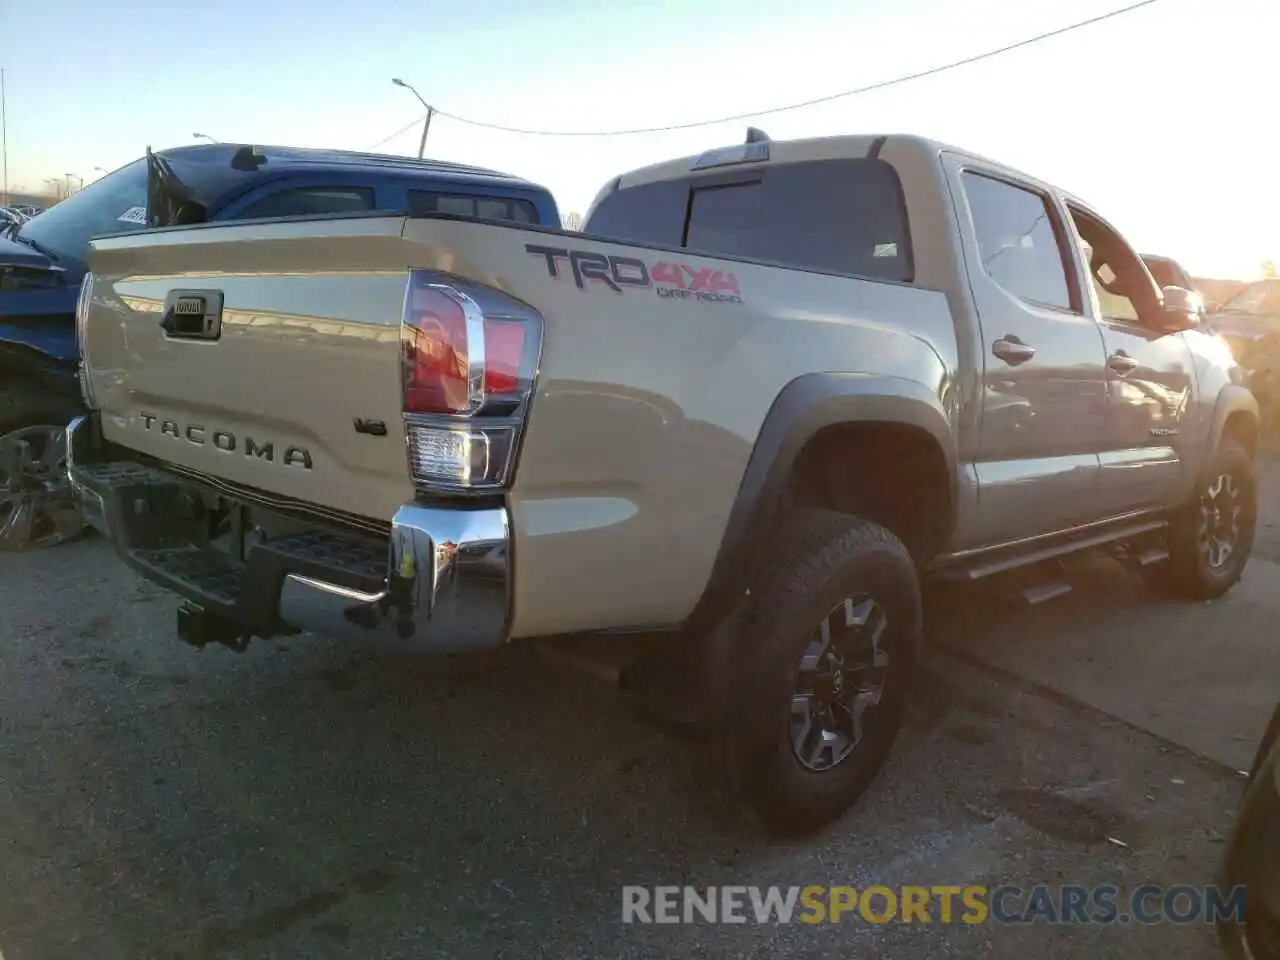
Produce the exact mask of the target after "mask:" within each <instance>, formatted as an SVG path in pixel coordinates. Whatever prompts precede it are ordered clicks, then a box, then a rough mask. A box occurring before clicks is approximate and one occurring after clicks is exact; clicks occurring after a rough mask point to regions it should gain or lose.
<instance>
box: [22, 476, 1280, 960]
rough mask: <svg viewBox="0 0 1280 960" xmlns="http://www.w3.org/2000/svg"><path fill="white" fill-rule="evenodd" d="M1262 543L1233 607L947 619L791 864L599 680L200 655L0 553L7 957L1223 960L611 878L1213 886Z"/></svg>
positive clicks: (1085, 585) (1259, 668) (1133, 590)
mask: <svg viewBox="0 0 1280 960" xmlns="http://www.w3.org/2000/svg"><path fill="white" fill-rule="evenodd" d="M1268 469H1269V473H1268V478H1267V513H1266V516H1265V517H1264V523H1266V524H1274V523H1276V522H1280V479H1277V478H1278V477H1280V465H1272V466H1271V467H1269V468H1268ZM1258 555H1259V557H1261V558H1262V559H1261V560H1260V561H1259V562H1257V563H1255V564H1253V565H1251V568H1250V571H1249V574H1248V578H1247V581H1246V583H1245V584H1244V585H1242V588H1241V589H1240V590H1239V591H1238V592H1237V593H1235V594H1233V595H1232V596H1231V597H1229V598H1228V599H1227V600H1225V601H1223V602H1221V603H1219V604H1215V605H1207V606H1199V605H1195V606H1186V605H1162V604H1156V603H1153V602H1152V601H1151V599H1150V597H1149V596H1148V595H1147V594H1146V593H1145V592H1144V591H1143V589H1142V587H1141V586H1140V585H1139V584H1138V583H1137V582H1136V580H1135V579H1134V578H1132V577H1129V576H1127V575H1125V574H1123V573H1121V572H1120V571H1119V570H1118V568H1116V567H1114V566H1113V565H1111V564H1105V563H1103V564H1085V565H1082V567H1081V569H1080V570H1079V571H1078V573H1077V576H1078V580H1079V584H1080V586H1079V588H1078V589H1077V592H1076V594H1075V595H1073V596H1072V597H1068V598H1065V599H1063V600H1061V601H1057V602H1055V603H1053V604H1050V605H1047V606H1045V607H1041V608H1037V609H1036V610H1032V611H1025V610H1023V611H1018V610H1016V609H1011V608H1009V607H1007V606H1005V605H1004V604H1003V603H1002V602H1001V601H1000V599H999V597H998V595H996V594H994V593H989V594H984V595H983V596H981V597H978V598H969V599H968V600H966V601H965V602H963V603H961V602H958V601H956V600H955V599H950V598H946V597H942V598H936V599H935V600H934V601H933V602H932V603H931V608H930V615H931V617H932V622H933V624H934V630H933V632H934V636H935V639H936V640H937V641H938V642H939V645H940V647H942V648H943V649H942V650H940V652H939V653H938V655H937V659H936V660H935V662H934V667H933V669H932V671H931V672H930V673H929V674H928V675H927V676H926V677H925V678H924V683H923V685H922V687H921V691H920V695H919V697H918V698H917V703H916V706H915V710H914V714H913V719H912V723H911V727H910V729H909V730H908V731H907V733H906V734H905V735H904V737H903V739H902V740H901V742H900V745H899V748H898V749H897V750H896V752H895V754H894V757H893V759H892V761H891V762H890V765H889V767H888V768H887V770H886V772H885V774H884V776H883V777H882V778H881V779H880V780H879V781H878V782H877V784H876V786H875V787H873V789H872V791H871V792H870V793H869V794H868V796H867V797H866V799H865V800H864V802H863V803H862V804H861V805H860V806H859V807H858V808H857V809H856V810H855V811H853V812H852V813H851V814H850V815H849V816H848V817H847V818H845V820H844V821H842V822H841V823H840V824H839V825H838V826H837V827H835V828H834V829H832V830H830V831H828V832H827V833H826V834H825V835H823V836H821V837H818V838H816V839H813V840H810V841H808V842H806V843H796V844H774V843H769V842H766V841H765V840H763V839H762V838H761V836H760V835H759V834H758V833H757V832H756V831H755V830H754V828H753V827H752V825H751V823H750V822H749V821H747V820H746V819H745V818H744V817H743V816H742V815H741V814H739V813H738V812H737V811H735V810H734V809H732V808H731V807H730V806H729V805H728V804H727V803H726V802H725V801H724V800H723V799H722V798H721V797H719V796H718V795H717V794H716V792H715V791H714V790H712V789H709V785H708V784H707V783H705V782H704V780H703V778H702V777H701V776H700V772H699V768H698V766H697V765H696V763H695V762H693V758H694V754H693V753H691V752H690V751H689V750H688V749H687V748H686V747H684V746H682V745H680V744H678V743H675V742H673V741H671V740H669V739H667V738H665V737H663V736H662V735H660V734H658V733H656V732H655V731H653V730H651V729H650V728H648V727H646V726H644V725H642V724H640V723H639V722H637V721H636V720H634V719H633V718H632V717H630V716H629V715H628V713H627V711H626V709H625V707H624V705H623V704H622V703H621V702H619V700H618V699H617V698H616V697H615V696H614V695H613V694H612V693H611V692H610V690H609V689H608V688H607V687H606V686H605V685H604V684H601V683H599V682H597V681H594V680H592V679H590V678H588V677H586V676H583V675H580V674H577V673H572V672H566V671H565V670H563V669H559V668H554V667H552V666H550V665H548V664H546V663H543V662H541V661H540V660H538V659H537V658H535V657H533V656H531V655H529V654H528V653H515V654H511V655H506V656H502V657H494V658H488V659H479V660H447V661H446V660H438V661H437V660H432V661H417V660H409V659H399V658H393V657H388V656H376V657H375V656H371V655H369V654H367V653H365V652H363V651H360V650H356V649H352V648H350V647H343V646H340V645H336V644H329V643H325V642H321V641H315V640H294V641H290V642H288V643H285V644H280V645H270V644H265V643H260V644H257V645H256V646H255V647H254V648H253V649H251V650H250V651H249V652H248V653H246V654H244V655H236V654H233V653H230V652H226V651H212V650H210V651H206V652H203V653H197V652H195V651H191V650H188V649H187V648H186V647H184V646H182V645H181V644H179V643H177V642H176V641H175V640H174V639H173V638H172V635H171V631H172V618H173V606H174V605H173V603H172V601H171V600H170V598H168V597H167V596H165V595H164V594H163V593H162V592H160V591H158V590H156V589H154V588H152V587H150V586H149V585H147V584H144V583H142V582H140V581H139V580H137V579H136V578H135V577H134V576H133V575H132V574H130V573H128V572H127V571H126V570H124V569H123V568H122V567H121V566H120V565H119V564H117V563H116V562H114V560H113V557H112V556H111V554H110V552H109V550H108V548H107V547H106V546H105V545H104V544H103V543H101V542H98V541H86V542H83V543H79V544H75V545H72V546H69V547H67V548H64V549H59V550H55V551H50V552H44V553H38V554H32V555H27V556H22V557H0V627H2V628H3V630H2V633H3V636H4V638H5V639H6V641H7V642H6V643H5V645H4V647H3V649H0V731H2V734H3V735H2V736H0V851H2V854H0V949H2V950H3V952H4V957H5V958H7V960H30V958H45V957H49V958H63V957H68V958H71V957H74V958H77V960H80V958H84V960H91V958H98V957H103V958H117V957H118V958H126V960H139V958H150V957H186V958H213V957H240V958H265V957H281V958H293V957H298V958H302V957H308V958H312V957H330V956H332V957H348V956H350V957H361V958H366V957H368V958H374V957H377V958H384V957H385V958H399V957H405V958H410V957H412V958H417V957H440V958H450V960H453V958H463V957H473V956H474V957H478V958H486V960H488V958H503V957H511V958H523V957H556V958H570V957H582V958H611V957H619V958H631V957H667V956H675V957H680V956H688V957H712V956H715V957H718V956H734V957H761V958H763V957H797V958H807V957H813V958H819V957H822V958H826V957H830V956H844V957H853V956H899V955H901V956H904V957H906V956H911V957H925V956H929V957H934V956H938V957H943V956H982V957H992V958H1004V957H1008V958H1025V957H1043V958H1052V957H1072V958H1074V957H1082V956H1091V955H1094V956H1097V955H1102V956H1107V957H1109V958H1129V957H1134V958H1136V957H1150V956H1160V957H1161V958H1162V960H1181V958H1193V957H1214V956H1216V952H1215V947H1214V942H1213V938H1212V936H1211V935H1210V933H1209V931H1208V930H1206V929H1204V928H1203V927H1202V926H1193V927H1177V926H1173V925H1168V924H1166V925H1161V926H1155V927H1144V928H1137V927H1134V928H1124V929H1121V928H1118V927H1114V926H1113V927H1097V926H1095V927H1084V926H1074V927H1048V926H1046V925H1044V924H1040V923H1037V924H1035V925H1032V926H1026V927H1010V926H997V925H992V924H985V925H982V926H972V927H971V926H966V925H964V924H953V925H944V924H940V923H936V922H935V923H934V924H931V925H929V926H924V925H902V924H890V925H887V926H873V925H870V924H867V923H865V922H863V921H861V920H857V919H855V920H852V921H850V920H848V919H846V921H845V922H844V923H842V924H840V925H838V926H831V925H828V926H818V927H812V926H806V925H803V924H798V923H797V924H791V925H765V926H759V925H756V924H754V923H752V924H748V925H743V926H724V925H721V926H712V925H707V924H701V925H694V926H682V927H670V926H664V927H658V926H637V925H624V924H623V923H622V922H621V921H620V905H621V892H620V891H621V887H622V886H623V885H624V884H645V885H655V884H663V883H666V884H692V885H696V886H709V885H713V884H716V885H719V884H760V885H765V884H781V885H793V884H794V885H807V884H825V885H834V884H852V885H856V886H865V885H867V884H870V883H884V884H889V885H891V886H892V885H901V884H921V885H937V884H966V883H980V884H985V885H987V886H989V887H995V886H998V885H1000V884H1004V883H1010V884H1019V885H1022V886H1024V887H1031V886H1034V885H1035V884H1041V883H1043V884H1050V885H1055V886H1056V885H1059V884H1066V883H1073V884H1084V885H1095V884H1101V883H1114V884H1116V885H1118V886H1121V887H1133V886H1137V885H1139V884H1142V883H1159V884H1175V883H1190V884H1203V883H1207V882H1210V881H1211V879H1212V876H1213V871H1214V869H1215V867H1216V864H1217V860H1218V858H1219V856H1220V854H1221V851H1222V840H1223V837H1224V835H1225V833H1226V832H1227V831H1228V830H1229V829H1230V823H1231V811H1232V810H1233V808H1234V806H1235V803H1236V799H1237V797H1238V794H1239V790H1240V784H1241V780H1240V778H1239V776H1238V775H1237V774H1236V773H1235V768H1236V767H1238V766H1240V765H1242V764H1243V763H1244V762H1245V761H1244V760H1242V759H1241V758H1242V757H1247V755H1248V754H1249V752H1250V751H1251V749H1252V747H1253V741H1254V740H1255V739H1256V737H1257V736H1258V735H1259V734H1260V733H1261V729H1262V719H1265V712H1266V710H1267V709H1269V708H1268V707H1267V706H1266V705H1267V703H1268V701H1269V700H1271V699H1274V697H1275V695H1276V690H1277V688H1280V682H1278V681H1277V678H1280V660H1277V658H1276V655H1275V653H1274V652H1273V649H1274V647H1275V646H1276V645H1275V644H1274V643H1273V642H1272V640H1271V637H1272V636H1273V635H1274V630H1273V629H1269V623H1268V620H1269V619H1271V618H1274V616H1275V615H1276V614H1277V613H1280V589H1276V588H1277V587H1280V567H1278V566H1276V565H1275V564H1273V563H1270V562H1268V559H1270V560H1280V528H1276V527H1274V526H1268V527H1265V528H1264V531H1263V538H1262V541H1261V543H1260V545H1259V550H1258ZM948 650H954V651H958V653H952V652H947V651H948ZM1273 667H1274V669H1273ZM1241 691H1244V694H1242V693H1241ZM1259 718H1261V719H1259ZM1116 841H1119V843H1117V842H1116ZM936 919H937V918H936V916H935V920H936Z"/></svg>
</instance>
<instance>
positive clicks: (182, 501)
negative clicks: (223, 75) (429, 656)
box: [67, 417, 512, 652]
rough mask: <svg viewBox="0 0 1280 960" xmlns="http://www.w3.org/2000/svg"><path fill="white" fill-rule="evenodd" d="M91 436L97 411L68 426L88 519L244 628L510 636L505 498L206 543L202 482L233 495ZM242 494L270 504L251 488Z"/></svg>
mask: <svg viewBox="0 0 1280 960" xmlns="http://www.w3.org/2000/svg"><path fill="white" fill-rule="evenodd" d="M98 436H99V434H98V431H97V429H96V424H95V423H94V421H93V419H92V417H79V418H77V419H76V420H74V421H73V422H72V423H71V425H70V426H69V427H68V428H67V450H68V469H69V470H70V473H71V483H72V488H73V490H74V491H75V494H76V497H77V499H78V500H79V502H80V504H81V506H82V508H83V510H84V512H85V516H86V519H87V520H88V521H89V522H90V523H91V524H92V525H93V526H94V527H95V528H96V529H97V530H98V531H99V532H101V533H102V534H103V535H104V536H106V537H107V538H108V539H110V540H111V542H112V543H113V545H114V546H115V548H116V550H117V552H118V553H119V554H120V556H121V558H122V559H123V560H124V561H125V562H126V563H127V564H129V566H131V567H132V568H133V569H135V570H137V571H138V572H139V573H140V574H142V575H143V576H145V577H147V578H148V579H150V580H153V581H155V582H157V583H160V584H162V585H164V586H166V587H168V588H169V589H171V590H173V591H174V592H175V593H177V594H179V595H180V596H183V597H185V598H186V599H187V600H188V601H190V602H191V603H193V604H195V605H197V606H198V607H199V608H200V610H201V612H208V613H211V614H214V615H216V616H218V617H221V618H224V619H226V620H228V621H232V622H234V623H235V624H236V625H238V626H239V627H241V628H242V629H243V631H244V633H245V634H247V635H257V636H273V635H278V634H282V633H295V632H298V631H313V632H315V633H320V634H325V635H327V636H333V637H341V638H352V639H357V640H361V641H374V642H378V641H386V642H387V643H389V644H391V645H393V646H395V647H399V648H410V649H422V650H428V651H438V652H449V651H459V650H474V649H483V648H489V647H495V646H498V645H500V644H502V643H504V642H505V641H506V640H507V638H508V635H509V629H510V613H511V597H512V589H511V579H512V571H511V564H510V557H511V551H510V547H511V536H510V524H509V521H508V516H507V511H506V508H505V507H504V506H488V507H481V508H465V507H438V506H426V505H423V504H418V503H407V504H404V505H403V506H402V507H400V509H399V510H397V511H396V514H395V516H394V517H393V518H392V520H391V531H390V534H389V536H386V537H375V536H372V535H370V534H368V533H365V532H362V531H357V530H347V529H342V528H338V527H334V526H329V525H324V526H321V525H316V526H315V527H314V528H313V529H308V530H306V531H304V532H302V533H297V534H291V535H288V536H283V537H277V538H274V539H268V540H264V541H262V542H259V543H254V544H252V545H249V546H247V547H246V548H245V549H244V550H243V554H242V556H233V555H232V554H231V553H229V552H227V551H226V550H224V549H220V548H219V547H217V546H215V545H214V544H212V543H210V541H209V536H208V526H209V524H208V522H207V518H206V517H205V515H204V513H203V508H202V507H201V503H202V502H203V499H204V495H206V494H208V493H210V492H217V493H218V495H219V496H222V497H223V498H224V500H228V501H229V502H231V503H238V502H239V501H238V500H237V499H236V498H228V497H227V496H226V495H225V493H223V492H221V491H213V490H212V488H211V487H210V486H208V485H202V484H201V483H200V482H199V481H198V480H197V479H193V478H190V477H187V476H179V475H178V474H176V473H172V472H169V471H167V470H165V469H163V468H162V467H156V466H151V465H148V464H144V463H141V462H139V461H137V460H133V459H130V458H129V454H128V451H123V450H108V449H105V447H104V445H103V444H102V443H101V442H100V441H99V440H98V439H97V438H98ZM244 500H245V505H247V506H249V507H250V508H251V509H261V510H266V511H267V512H269V511H270V508H267V507H262V506H260V505H259V504H257V502H256V501H255V499H254V494H253V492H252V491H246V492H245V497H244ZM295 520H296V518H295Z"/></svg>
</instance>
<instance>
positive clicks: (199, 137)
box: [191, 133, 218, 143]
mask: <svg viewBox="0 0 1280 960" xmlns="http://www.w3.org/2000/svg"><path fill="white" fill-rule="evenodd" d="M191 139H192V140H208V141H209V142H210V143H217V142H218V141H217V140H215V139H213V137H211V136H209V135H208V134H207V133H193V134H192V135H191Z"/></svg>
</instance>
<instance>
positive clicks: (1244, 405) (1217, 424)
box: [1200, 383, 1259, 479]
mask: <svg viewBox="0 0 1280 960" xmlns="http://www.w3.org/2000/svg"><path fill="white" fill-rule="evenodd" d="M1236 413H1243V414H1245V415H1246V416H1248V418H1249V420H1250V421H1251V423H1252V425H1253V431H1254V438H1255V440H1256V438H1257V430H1258V420H1259V414H1258V401H1257V398H1256V397H1254V395H1253V392H1252V391H1251V390H1249V388H1248V387H1246V386H1243V385H1241V384H1238V383H1229V384H1226V385H1225V386H1223V388H1222V389H1221V390H1220V391H1219V393H1218V399H1217V401H1215V403H1214V406H1213V422H1212V423H1211V425H1210V427H1209V438H1208V444H1207V445H1206V446H1205V455H1204V458H1203V463H1201V465H1200V469H1201V472H1203V471H1206V470H1208V469H1209V463H1210V461H1211V460H1212V458H1213V451H1215V450H1217V449H1218V446H1219V444H1221V443H1222V435H1223V433H1224V432H1225V431H1226V428H1227V420H1228V419H1230V417H1231V415H1232V414H1236ZM1206 479H1207V478H1206Z"/></svg>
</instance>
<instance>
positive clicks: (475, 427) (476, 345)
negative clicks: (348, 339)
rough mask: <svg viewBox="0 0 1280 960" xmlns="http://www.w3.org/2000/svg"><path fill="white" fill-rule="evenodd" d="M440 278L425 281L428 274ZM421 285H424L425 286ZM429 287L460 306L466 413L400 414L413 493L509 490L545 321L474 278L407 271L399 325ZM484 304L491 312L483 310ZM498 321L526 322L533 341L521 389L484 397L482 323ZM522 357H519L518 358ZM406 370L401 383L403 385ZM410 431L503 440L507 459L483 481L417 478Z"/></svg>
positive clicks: (539, 359)
mask: <svg viewBox="0 0 1280 960" xmlns="http://www.w3.org/2000/svg"><path fill="white" fill-rule="evenodd" d="M433 275H434V276H437V277H439V279H438V280H428V279H427V278H429V277H432V276H433ZM424 281H425V282H424ZM423 287H429V288H431V289H434V290H437V291H439V292H440V293H443V294H444V295H445V296H447V297H449V298H450V299H451V300H453V301H454V302H455V303H457V304H458V305H459V306H461V307H462V310H463V316H464V317H465V321H466V329H467V395H468V404H467V406H468V409H467V410H466V411H460V412H457V413H408V412H406V413H404V414H403V415H402V416H403V421H404V424H403V425H404V444H405V459H406V463H407V465H408V467H409V471H410V477H411V479H412V480H413V484H414V487H415V489H417V490H419V491H420V492H424V493H448V494H473V495H482V494H493V493H496V492H502V491H503V490H506V489H509V488H510V486H511V484H512V482H513V481H514V479H515V474H516V467H517V464H518V462H519V459H520V452H521V448H522V446H523V440H524V429H525V426H526V424H527V422H528V418H529V410H530V406H531V404H532V400H533V397H534V395H535V394H536V392H537V383H538V374H539V371H540V367H541V364H542V346H543V338H544V328H545V322H544V320H543V317H542V314H541V313H539V312H538V311H537V310H535V309H533V308H532V307H530V306H529V305H528V304H526V303H523V302H522V301H519V300H516V299H515V298H514V297H512V296H510V295H509V294H506V293H503V292H502V291H500V290H495V289H493V288H491V287H487V286H484V285H483V284H480V283H477V282H475V281H472V280H467V279H464V278H458V277H453V276H450V275H447V274H437V273H436V272H435V271H430V270H411V271H409V278H408V282H407V284H406V288H405V301H404V303H405V309H404V315H403V319H402V324H407V323H409V319H410V315H411V310H412V303H413V291H414V289H415V288H417V289H421V288H423ZM486 302H488V303H489V305H490V309H488V310H486V309H485V303H486ZM486 320H499V321H511V322H517V323H521V324H525V325H526V328H527V330H528V331H529V332H530V333H529V334H528V335H532V336H533V337H534V340H533V342H532V343H530V344H529V358H528V362H527V365H522V369H521V371H520V386H519V388H518V389H517V390H516V391H515V392H513V393H505V394H502V395H500V396H496V397H490V396H488V395H487V394H486V393H485V388H484V372H485V357H486V352H485V321H486ZM522 359H523V358H522ZM405 375H406V374H405V370H404V368H403V359H402V371H401V381H402V389H403V385H404V377H405ZM414 427H427V428H434V429H440V430H466V431H467V432H469V433H472V434H485V435H486V442H487V443H489V444H490V445H491V446H492V445H493V444H492V440H493V439H494V438H495V437H497V436H503V438H504V443H503V446H505V448H506V455H505V457H504V458H503V462H502V464H501V469H500V470H499V471H498V472H497V474H496V475H495V476H493V477H491V478H488V479H487V480H485V481H482V482H473V483H452V482H449V481H447V480H440V479H421V478H419V477H418V476H417V474H416V473H415V458H414V450H413V445H412V444H413V435H412V429H413V428H414Z"/></svg>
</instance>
